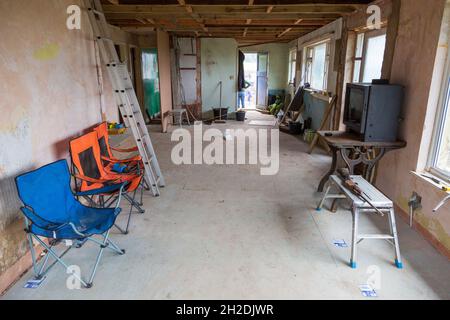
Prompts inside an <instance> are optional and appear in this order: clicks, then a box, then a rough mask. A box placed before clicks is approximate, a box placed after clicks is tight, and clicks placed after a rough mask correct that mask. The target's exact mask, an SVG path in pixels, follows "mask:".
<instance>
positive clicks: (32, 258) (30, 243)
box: [25, 218, 39, 278]
mask: <svg viewBox="0 0 450 320" xmlns="http://www.w3.org/2000/svg"><path fill="white" fill-rule="evenodd" d="M29 227H30V222H29V221H28V219H27V218H25V230H28V228H29ZM27 238H28V245H29V246H30V252H31V260H32V262H33V272H34V275H35V277H36V278H38V277H39V271H38V269H37V261H36V251H35V250H34V245H33V237H32V235H31V233H27Z"/></svg>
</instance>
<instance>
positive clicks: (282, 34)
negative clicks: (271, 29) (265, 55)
mask: <svg viewBox="0 0 450 320" xmlns="http://www.w3.org/2000/svg"><path fill="white" fill-rule="evenodd" d="M300 22H302V19H298V20H297V21H295V23H294V24H295V25H298V24H300ZM291 30H292V27H290V28H287V29H286V30H284V31H283V32H282V33H280V34H279V35H278V36H277V38H281V37H282V36H284V35H285V34H286V33H288V32H290V31H291Z"/></svg>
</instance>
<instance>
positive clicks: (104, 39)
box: [84, 0, 165, 196]
mask: <svg viewBox="0 0 450 320" xmlns="http://www.w3.org/2000/svg"><path fill="white" fill-rule="evenodd" d="M84 3H85V5H86V7H87V10H88V15H89V20H90V22H91V25H92V29H93V32H94V37H95V39H96V41H97V42H98V44H99V51H100V55H101V59H102V61H103V63H105V65H106V69H107V70H108V74H109V78H110V80H111V83H112V86H113V91H114V96H115V99H116V102H117V105H118V107H119V110H120V113H121V114H122V117H123V119H124V123H125V126H126V127H127V128H130V129H131V132H132V134H133V137H134V139H135V141H136V145H137V147H138V149H139V154H140V155H141V157H142V162H143V164H144V168H145V175H144V179H145V182H146V183H147V186H148V187H149V188H150V190H151V191H152V194H153V195H154V196H159V195H160V191H159V188H160V187H164V186H165V181H164V177H163V175H162V173H161V169H160V167H159V163H158V159H157V157H156V154H155V150H154V149H153V144H152V141H151V139H150V135H149V133H148V129H147V126H146V124H145V120H144V116H143V115H142V111H141V108H140V105H139V102H138V100H137V96H136V92H135V91H134V87H133V82H132V81H131V77H130V74H129V73H128V68H127V65H126V64H125V63H121V62H120V60H119V56H118V54H117V51H116V48H115V46H114V42H113V40H112V39H111V32H110V30H109V26H108V23H107V21H106V18H105V15H104V13H103V8H102V5H101V2H100V0H85V1H84Z"/></svg>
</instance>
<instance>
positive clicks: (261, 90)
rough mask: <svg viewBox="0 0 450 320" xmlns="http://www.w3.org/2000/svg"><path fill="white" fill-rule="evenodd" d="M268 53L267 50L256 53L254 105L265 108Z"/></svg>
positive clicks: (267, 90) (267, 93) (267, 88)
mask: <svg viewBox="0 0 450 320" xmlns="http://www.w3.org/2000/svg"><path fill="white" fill-rule="evenodd" d="M268 69H269V54H268V53H267V52H260V53H258V71H257V76H256V107H257V108H260V109H266V108H267V100H268V95H269V86H268V72H269V70H268Z"/></svg>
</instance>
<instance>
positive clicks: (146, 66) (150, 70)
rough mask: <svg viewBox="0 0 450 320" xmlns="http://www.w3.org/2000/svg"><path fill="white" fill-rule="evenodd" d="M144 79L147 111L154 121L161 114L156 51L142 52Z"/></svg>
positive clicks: (147, 50)
mask: <svg viewBox="0 0 450 320" xmlns="http://www.w3.org/2000/svg"><path fill="white" fill-rule="evenodd" d="M142 77H143V82H144V104H145V110H146V112H147V114H148V116H149V118H150V119H154V118H155V117H156V116H157V115H159V114H160V113H161V98H160V91H159V70H158V53H157V51H156V49H144V50H143V51H142Z"/></svg>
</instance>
